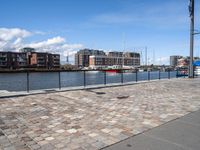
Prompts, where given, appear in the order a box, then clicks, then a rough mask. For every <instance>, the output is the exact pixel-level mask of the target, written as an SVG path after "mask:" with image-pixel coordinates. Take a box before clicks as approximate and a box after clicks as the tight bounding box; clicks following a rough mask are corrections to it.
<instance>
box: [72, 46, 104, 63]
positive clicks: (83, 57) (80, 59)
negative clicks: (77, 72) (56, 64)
mask: <svg viewBox="0 0 200 150" xmlns="http://www.w3.org/2000/svg"><path fill="white" fill-rule="evenodd" d="M105 55H106V54H105V52H104V51H102V50H93V49H82V50H80V51H78V52H77V53H76V54H75V65H76V66H77V67H89V65H90V64H89V62H90V56H105Z"/></svg>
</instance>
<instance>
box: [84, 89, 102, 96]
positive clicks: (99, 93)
mask: <svg viewBox="0 0 200 150" xmlns="http://www.w3.org/2000/svg"><path fill="white" fill-rule="evenodd" d="M87 91H89V92H92V93H95V94H97V95H104V94H106V93H105V92H95V91H93V90H87Z"/></svg>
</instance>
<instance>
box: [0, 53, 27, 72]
mask: <svg viewBox="0 0 200 150" xmlns="http://www.w3.org/2000/svg"><path fill="white" fill-rule="evenodd" d="M27 65H28V62H27V55H26V53H23V52H22V53H17V52H0V68H5V69H6V68H8V69H18V68H24V67H26V66H27Z"/></svg>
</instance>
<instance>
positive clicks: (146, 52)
mask: <svg viewBox="0 0 200 150" xmlns="http://www.w3.org/2000/svg"><path fill="white" fill-rule="evenodd" d="M145 66H146V67H147V47H145Z"/></svg>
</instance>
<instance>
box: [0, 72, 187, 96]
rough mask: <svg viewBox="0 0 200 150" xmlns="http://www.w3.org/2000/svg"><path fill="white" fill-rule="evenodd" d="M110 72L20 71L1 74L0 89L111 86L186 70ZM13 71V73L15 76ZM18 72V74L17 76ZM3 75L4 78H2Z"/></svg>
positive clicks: (168, 77)
mask: <svg viewBox="0 0 200 150" xmlns="http://www.w3.org/2000/svg"><path fill="white" fill-rule="evenodd" d="M118 71H119V72H118V73H110V72H106V71H102V70H99V71H97V70H75V71H54V72H48V71H46V72H45V71H42V72H41V71H34V72H32V71H21V72H16V73H5V74H4V73H0V90H7V91H27V92H30V91H33V90H49V89H59V90H62V89H63V88H69V87H83V88H85V87H87V86H91V85H95V86H96V85H102V86H106V85H112V84H126V83H132V82H133V83H137V82H139V81H151V80H161V79H171V78H179V77H182V78H185V77H186V76H187V73H186V71H180V70H176V71H170V70H169V71H166V72H161V71H147V72H138V71H133V72H132V71H131V70H118ZM14 74H16V75H14ZM17 74H18V75H17ZM4 77H6V78H5V79H4Z"/></svg>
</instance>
